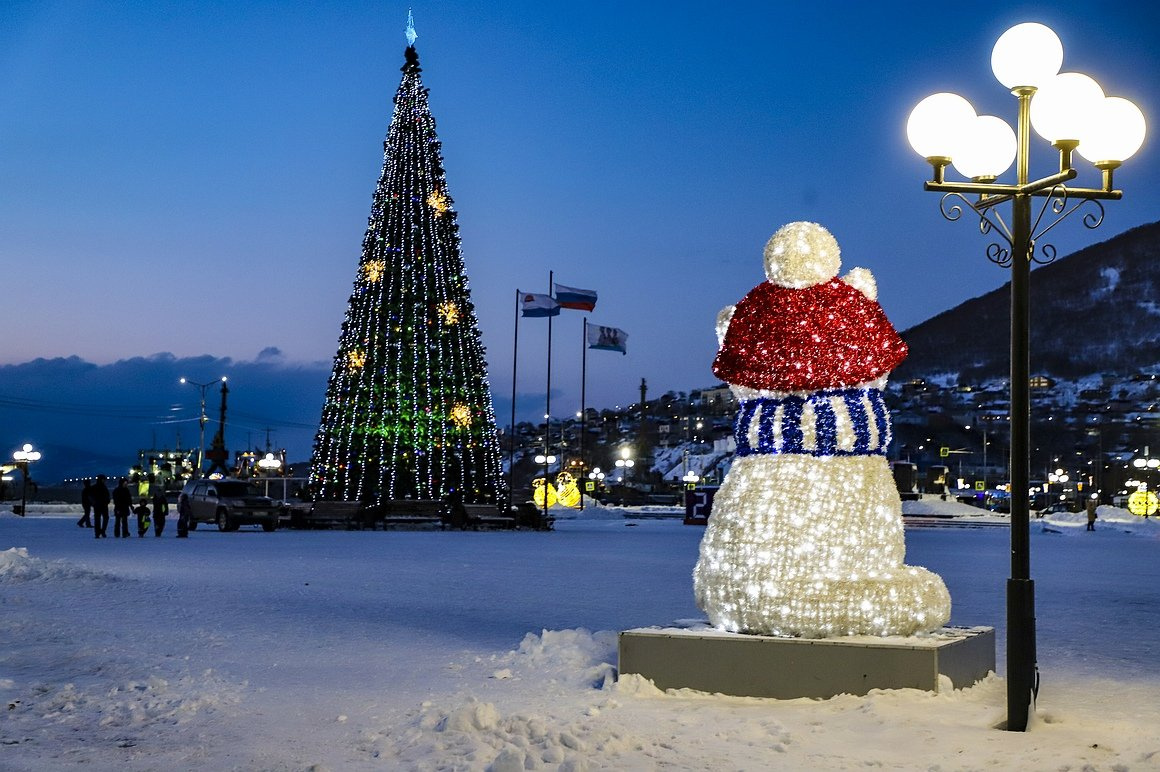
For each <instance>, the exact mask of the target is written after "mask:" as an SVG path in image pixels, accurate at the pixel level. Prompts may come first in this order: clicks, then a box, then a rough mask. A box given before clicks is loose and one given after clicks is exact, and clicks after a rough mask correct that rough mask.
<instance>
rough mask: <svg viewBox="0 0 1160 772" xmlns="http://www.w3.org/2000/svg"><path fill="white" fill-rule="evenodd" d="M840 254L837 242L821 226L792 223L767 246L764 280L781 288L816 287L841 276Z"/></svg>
mask: <svg viewBox="0 0 1160 772" xmlns="http://www.w3.org/2000/svg"><path fill="white" fill-rule="evenodd" d="M841 254H842V251H841V249H839V247H838V241H837V239H835V238H834V237H833V236H832V235H830V232H829V231H828V230H826V229H825V228H823V227H822V226H820V225H818V224H817V223H812V222H791V223H789V224H788V225H783V226H782V227H780V228H778V230H777V232H776V233H774V234H773V236H772V237H771V238H770V239H769V242H768V243H767V244H766V245H765V276H766V278H768V279H769V281H770V283H772V284H776V285H777V286H779V287H788V288H790V289H805V288H806V287H813V286H815V285H817V284H822V283H824V282H827V281H829V280H830V279H832V278H834V277H835V276H837V275H838V269H839V268H841V267H842V258H841Z"/></svg>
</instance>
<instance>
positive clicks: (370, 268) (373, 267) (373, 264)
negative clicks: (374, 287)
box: [363, 260, 387, 284]
mask: <svg viewBox="0 0 1160 772" xmlns="http://www.w3.org/2000/svg"><path fill="white" fill-rule="evenodd" d="M386 270H387V264H386V263H385V262H384V261H382V260H368V261H367V262H366V263H364V264H363V278H364V279H366V280H367V282H368V283H369V284H374V283H375V282H377V281H379V280H380V279H382V278H383V274H384V273H386Z"/></svg>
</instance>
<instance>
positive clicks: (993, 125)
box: [907, 23, 1146, 731]
mask: <svg viewBox="0 0 1160 772" xmlns="http://www.w3.org/2000/svg"><path fill="white" fill-rule="evenodd" d="M1062 64H1063V45H1062V44H1061V43H1060V42H1059V38H1058V37H1057V36H1056V34H1055V33H1054V32H1052V31H1051V30H1050V29H1048V28H1047V27H1045V26H1043V25H1042V24H1034V23H1028V24H1019V25H1016V26H1015V27H1012V28H1011V29H1009V30H1007V32H1005V33H1003V35H1002V36H1000V38H999V40H998V42H997V43H996V44H995V48H994V50H993V51H992V54H991V67H992V69H993V70H994V72H995V76H996V77H997V78H998V80H999V81H1000V82H1001V83H1002V84H1003V85H1004V86H1006V87H1007V88H1008V89H1010V91H1011V94H1012V95H1013V96H1014V97H1015V98H1016V99H1017V100H1018V117H1017V131H1016V132H1012V131H1011V128H1010V126H1008V125H1007V124H1006V123H1005V122H1003V121H1002V120H1000V119H998V118H995V117H994V116H979V115H977V114H976V113H975V111H974V108H973V107H971V105H970V103H969V102H967V101H966V100H965V99H963V98H962V97H960V96H958V95H956V94H947V93H942V94H935V95H933V96H930V97H927V98H926V99H924V100H922V102H920V103H919V104H918V105H917V106H916V107H915V109H914V111H913V112H911V114H910V118H909V120H908V121H907V135H908V138H909V139H910V143H911V145H912V146H913V147H914V149H915V151H917V152H918V153H919V155H922V156H923V157H925V158H926V159H927V161H928V162H929V163H930V164H931V168H932V177H931V179H930V181H928V182H926V183H924V186H923V187H924V189H925V190H930V191H935V192H938V193H942V194H943V196H942V202H941V204H940V209H941V211H942V214H943V217H945V218H946V219H947V220H951V221H954V220H958V219H959V218H961V217H962V215H963V213H964V207H966V208H969V209H971V210H972V211H973V212H975V214H977V215H978V217H979V230H980V232H981V233H983V234H994V235H995V236H996V237H997V238H1000V239H1002V241H1004V242H1006V246H1004V245H1003V244H1002V243H999V242H995V243H992V244H990V245H989V246H988V247H987V251H986V254H987V257H988V258H989V259H990V260H991V261H992V262H994V263H996V264H998V265H1001V266H1004V267H1010V268H1011V340H1010V348H1011V385H1010V389H1011V405H1010V409H1011V576H1010V578H1009V579H1008V581H1007V727H1006V728H1007V729H1009V730H1012V731H1024V730H1026V728H1027V724H1028V720H1029V717H1030V715H1031V712H1032V710H1033V707H1034V698H1035V694H1036V693H1037V692H1038V688H1039V684H1038V681H1039V675H1038V671H1037V665H1036V660H1035V600H1034V598H1035V585H1034V582H1033V581H1032V579H1031V560H1030V538H1029V529H1030V519H1029V506H1028V492H1029V488H1030V474H1031V469H1030V434H1031V420H1030V415H1031V400H1030V343H1029V329H1030V302H1029V298H1030V283H1031V263H1032V262H1036V263H1049V262H1051V261H1052V260H1053V259H1054V258H1055V247H1054V246H1053V245H1051V244H1046V243H1045V244H1043V245H1042V246H1038V245H1037V243H1036V240H1037V239H1038V238H1039V237H1041V236H1043V235H1044V234H1045V233H1047V232H1048V231H1049V230H1051V229H1052V228H1054V227H1055V226H1056V225H1058V224H1059V223H1060V222H1061V221H1062V220H1064V219H1065V218H1067V217H1068V216H1070V215H1071V214H1072V213H1073V212H1075V211H1076V210H1077V209H1079V208H1080V207H1081V206H1083V205H1085V204H1091V205H1093V206H1094V207H1095V209H1096V210H1098V211H1097V212H1095V213H1093V212H1088V213H1087V214H1085V215H1084V217H1083V223H1084V225H1085V226H1086V227H1088V228H1096V227H1098V226H1099V225H1100V223H1102V222H1103V217H1104V208H1103V205H1102V204H1100V203H1099V202H1100V200H1118V199H1120V198H1121V197H1122V195H1123V194H1122V192H1121V191H1119V190H1115V189H1113V185H1112V174H1113V172H1114V170H1115V169H1117V168H1119V166H1120V165H1121V164H1122V162H1123V161H1124V160H1126V159H1127V158H1129V157H1130V156H1131V155H1133V154H1134V153H1135V152H1136V151H1137V150H1138V149H1139V147H1140V145H1141V144H1143V141H1144V134H1145V130H1146V129H1145V123H1144V117H1143V114H1142V113H1141V112H1140V110H1139V108H1137V107H1136V106H1135V105H1133V104H1132V103H1131V102H1128V101H1127V100H1125V99H1120V98H1118V97H1111V98H1107V97H1104V94H1103V91H1102V89H1101V88H1100V87H1099V85H1098V84H1097V83H1096V82H1095V81H1093V80H1092V79H1091V78H1089V77H1087V76H1086V75H1081V74H1079V73H1070V72H1069V73H1059V70H1060V67H1061V66H1062ZM1037 95H1038V96H1037ZM1033 97H1037V98H1036V99H1035V101H1034V102H1033ZM1033 108H1034V109H1033ZM1033 127H1034V128H1035V130H1036V132H1037V133H1038V134H1040V135H1041V136H1043V137H1044V138H1045V139H1047V140H1048V141H1049V142H1051V144H1052V146H1053V147H1054V148H1055V149H1056V150H1057V151H1058V152H1059V171H1058V173H1056V174H1052V175H1049V176H1047V177H1043V178H1041V179H1038V180H1031V179H1030V173H1029V172H1030V165H1029V157H1030V145H1031V142H1030V139H1031V129H1032V128H1033ZM1076 151H1078V152H1079V153H1080V154H1081V155H1083V156H1084V157H1085V158H1087V159H1088V160H1090V161H1092V163H1093V165H1094V166H1095V167H1096V169H1098V170H1099V171H1100V173H1101V176H1102V183H1103V184H1102V186H1101V187H1099V188H1080V187H1068V186H1067V185H1066V183H1067V182H1069V181H1071V180H1073V179H1075V177H1076V176H1077V175H1078V171H1077V170H1076V169H1075V168H1074V167H1073V166H1072V153H1073V152H1076ZM1012 161H1015V175H1016V180H1015V184H1013V185H1011V184H1000V183H996V182H995V180H996V179H997V178H998V177H999V176H1000V175H1002V174H1004V173H1005V172H1006V171H1007V169H1008V168H1009V167H1010V165H1011V162H1012ZM952 164H954V166H955V169H956V170H958V171H959V172H960V173H961V174H962V175H963V176H964V177H966V178H968V179H969V180H970V181H969V182H947V181H946V179H945V172H946V168H947V167H948V166H950V165H952ZM968 196H973V197H975V198H974V199H971V198H968ZM1033 197H1042V198H1044V199H1045V200H1044V202H1043V205H1042V207H1041V208H1040V210H1039V213H1038V215H1037V216H1036V217H1035V218H1034V220H1033V219H1032V210H1031V201H1032V198H1033ZM1008 201H1009V202H1011V225H1010V227H1008V226H1007V223H1006V222H1005V221H1004V220H1003V217H1002V215H1001V214H1000V212H999V209H998V207H999V206H1000V205H1002V204H1005V203H1007V202H1008ZM1069 207H1070V208H1069ZM1049 208H1050V211H1051V217H1050V218H1049V219H1050V220H1051V221H1050V222H1048V223H1047V224H1045V225H1041V223H1042V221H1043V219H1044V216H1045V215H1046V214H1047V212H1048V209H1049Z"/></svg>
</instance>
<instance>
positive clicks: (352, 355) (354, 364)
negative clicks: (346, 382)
mask: <svg viewBox="0 0 1160 772" xmlns="http://www.w3.org/2000/svg"><path fill="white" fill-rule="evenodd" d="M346 363H347V364H348V365H349V366H350V369H352V370H359V369H361V368H362V366H363V365H365V364H366V363H367V355H366V354H365V353H364V352H362V351H359V350H357V349H356V350H354V351H349V352H347V355H346Z"/></svg>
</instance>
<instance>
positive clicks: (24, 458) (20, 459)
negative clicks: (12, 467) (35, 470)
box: [12, 443, 40, 517]
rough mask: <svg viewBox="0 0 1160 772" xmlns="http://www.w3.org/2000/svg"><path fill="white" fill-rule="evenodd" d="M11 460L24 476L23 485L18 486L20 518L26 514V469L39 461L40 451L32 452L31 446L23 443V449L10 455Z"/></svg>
mask: <svg viewBox="0 0 1160 772" xmlns="http://www.w3.org/2000/svg"><path fill="white" fill-rule="evenodd" d="M12 459H13V460H14V461H15V462H16V465H17V466H19V467H20V471H21V472H22V473H23V474H24V481H23V484H22V485H21V486H20V516H21V517H24V516H25V515H27V514H28V467H29V464H31V463H32V462H33V461H39V460H40V451H39V450H33V448H32V445H30V444H29V443H25V444H24V447H22V448H21V449H20V450H17V451H14V452H13V453H12Z"/></svg>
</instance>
